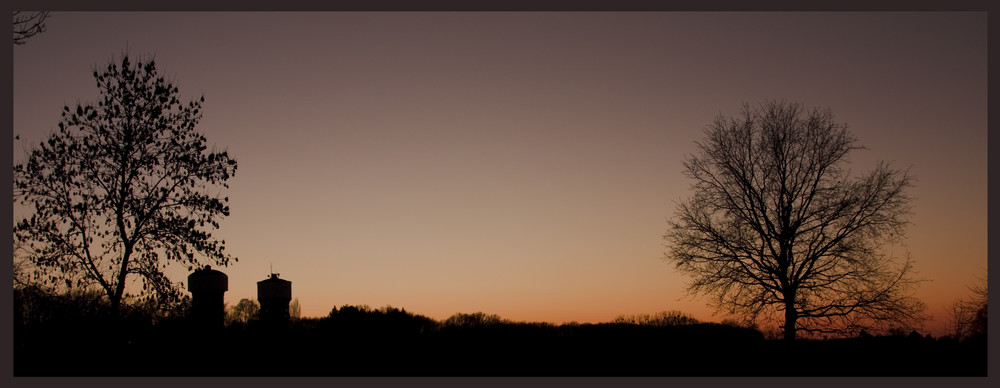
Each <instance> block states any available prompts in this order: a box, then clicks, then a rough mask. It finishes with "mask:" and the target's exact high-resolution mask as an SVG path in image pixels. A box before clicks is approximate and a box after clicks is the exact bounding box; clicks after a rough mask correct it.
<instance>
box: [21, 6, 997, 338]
mask: <svg viewBox="0 0 1000 388" xmlns="http://www.w3.org/2000/svg"><path fill="white" fill-rule="evenodd" d="M47 25H48V28H47V31H45V32H44V33H42V34H40V35H37V36H35V37H33V38H32V39H31V40H29V41H28V43H27V44H26V45H24V46H16V47H14V48H13V70H14V73H13V86H14V89H13V96H14V98H13V101H14V106H13V111H14V116H13V119H14V120H13V131H14V134H16V135H18V136H19V137H20V139H21V140H15V141H14V145H13V161H14V162H19V161H22V160H24V155H25V150H26V149H27V148H28V147H30V146H34V145H36V144H37V143H38V142H40V141H42V140H43V139H44V138H45V136H46V134H47V133H50V132H51V131H53V130H55V129H56V125H57V123H58V122H59V118H60V115H59V114H60V110H61V109H62V107H63V106H64V105H70V106H73V105H74V104H76V102H77V101H81V102H92V101H96V100H97V98H98V90H97V88H96V87H95V82H94V80H93V77H92V75H91V73H92V72H93V69H94V68H95V67H98V66H103V65H106V64H107V62H108V60H109V59H112V58H117V56H118V55H119V54H120V53H121V52H122V51H123V50H126V49H127V50H128V51H129V53H130V54H131V56H133V57H135V56H149V55H155V59H156V63H157V66H158V68H159V70H160V71H161V73H163V74H166V75H168V76H169V77H171V79H173V80H174V81H175V83H176V84H177V85H178V86H179V88H180V95H181V97H182V100H190V99H196V98H198V97H199V96H201V95H204V97H205V103H204V105H203V106H204V118H203V119H202V121H201V123H200V125H199V126H198V128H199V130H200V131H201V132H202V133H204V134H205V135H206V136H207V138H208V140H209V143H211V144H215V145H217V146H218V147H219V148H228V150H229V152H230V154H231V155H233V156H235V158H236V159H237V160H238V162H239V169H238V171H237V174H236V177H235V178H234V179H233V180H232V181H231V182H230V183H231V184H230V190H229V191H228V192H227V193H226V194H227V195H228V196H229V197H230V199H231V203H230V207H231V209H232V215H231V216H230V217H227V218H225V219H224V221H223V222H222V227H221V229H220V230H218V231H217V232H216V233H215V235H216V236H218V237H219V238H220V239H224V240H225V241H226V247H227V251H229V252H230V253H231V254H232V255H234V256H236V257H238V258H239V262H238V263H236V264H235V265H233V266H230V267H229V268H225V269H222V270H223V271H224V272H226V273H227V274H228V276H229V292H227V293H226V301H227V302H228V303H229V304H235V303H236V302H237V301H238V300H239V299H240V298H255V297H256V282H257V281H259V280H263V279H265V278H266V277H267V275H268V273H269V272H270V268H271V266H272V265H273V268H274V272H277V273H280V274H281V278H284V279H287V280H290V281H292V292H293V297H294V298H298V299H299V301H300V303H301V305H302V313H303V315H304V316H324V315H326V314H327V313H329V311H330V309H331V308H332V307H334V306H340V305H344V304H367V305H370V306H373V307H378V306H383V305H392V306H395V307H402V308H405V309H406V310H408V311H412V312H415V313H419V314H423V315H426V316H429V317H432V318H435V319H445V318H447V317H448V316H450V315H452V314H454V313H456V312H465V313H471V312H476V311H483V312H486V313H491V314H498V315H500V316H502V317H505V318H508V319H512V320H517V321H548V322H553V323H562V322H569V321H577V322H602V321H608V320H611V319H614V318H615V317H616V316H618V315H620V314H636V313H654V312H657V311H663V310H680V311H683V312H686V313H689V314H691V315H693V316H694V317H696V318H698V319H701V320H706V321H720V320H722V319H724V318H725V316H722V315H712V309H711V308H709V307H706V303H707V298H706V299H698V298H694V299H692V298H688V297H686V294H685V291H684V290H685V286H686V283H687V282H688V280H689V279H688V278H686V277H684V276H682V275H681V274H679V273H678V272H676V271H675V270H674V269H673V265H672V264H670V263H669V262H667V261H666V260H664V252H666V251H667V248H666V247H665V246H664V244H665V242H664V241H663V240H662V235H663V234H664V233H665V232H666V231H667V222H666V220H667V219H668V218H670V217H672V216H673V214H674V210H675V204H676V202H678V201H680V200H682V199H684V198H687V197H688V196H690V195H691V191H690V188H689V186H690V182H689V181H688V180H687V179H686V178H685V177H684V175H683V174H682V168H683V166H682V160H683V158H684V157H685V155H688V154H691V153H693V152H694V151H695V144H694V142H695V141H697V140H700V139H701V138H702V136H703V132H702V130H703V129H704V128H705V126H706V125H708V124H709V123H711V122H712V120H713V119H714V118H715V117H716V116H717V115H719V114H720V113H721V114H724V115H735V114H737V113H739V110H740V108H741V105H742V104H743V102H749V103H753V104H756V103H759V102H762V101H764V100H765V99H787V100H789V101H791V102H800V103H802V104H804V105H806V106H809V107H813V106H819V107H824V108H826V107H828V108H830V109H831V110H832V112H833V114H834V115H835V117H836V120H837V121H839V122H846V123H847V124H848V125H849V127H850V129H851V130H852V131H853V133H854V134H855V135H856V136H857V137H858V138H859V140H860V144H862V145H864V146H866V147H867V148H868V150H865V151H860V152H857V153H855V154H854V155H853V156H852V158H851V159H852V162H853V163H852V165H851V168H852V170H853V171H856V172H859V173H860V172H863V171H867V170H869V169H870V168H871V167H873V166H874V163H875V162H877V161H878V160H886V161H890V162H892V164H893V166H895V167H898V168H908V167H909V168H910V169H911V170H910V171H911V172H912V173H913V174H914V175H915V176H916V177H917V179H918V181H917V184H916V186H915V187H914V188H913V189H912V191H911V192H910V194H911V195H912V196H913V197H914V198H915V200H914V202H913V206H914V215H913V217H912V219H911V221H912V224H911V225H910V226H909V228H908V233H907V241H906V247H905V249H906V250H908V251H909V252H911V253H912V256H913V258H914V259H915V261H916V270H917V271H919V274H918V276H919V277H921V278H924V279H927V280H928V281H927V282H925V283H923V284H922V285H921V287H920V288H919V289H918V291H917V294H916V295H917V296H918V297H919V298H921V299H922V300H923V301H924V302H925V303H926V304H927V306H928V310H927V312H928V313H929V314H931V315H933V316H934V318H935V320H933V321H930V322H928V323H927V325H926V330H929V331H931V332H934V333H936V334H937V333H940V331H939V328H940V327H941V325H942V324H943V323H944V322H945V321H946V320H947V313H946V309H947V307H948V306H949V305H950V304H951V303H953V302H954V301H955V300H957V299H958V298H961V297H965V296H967V295H968V294H969V291H968V288H967V286H969V285H973V284H975V283H976V282H977V277H980V278H981V277H984V276H985V275H986V272H987V235H986V232H987V216H986V209H987V185H986V183H987V144H986V140H987V84H986V80H987V66H986V65H987V43H986V42H987V40H986V37H987V34H986V30H987V28H986V27H987V23H986V14H985V13H657V12H653V13H563V12H546V13H523V12H514V13H499V12H498V13H461V12H452V13H428V12H420V13H415V12H414V13H407V12H403V13H377V12H376V13H366V12H359V13H289V12H284V13H249V12H248V13H121V12H116V13H101V12H86V13H53V14H52V15H51V17H50V18H49V20H48V23H47ZM17 214H19V211H18V209H17V208H15V215H17ZM896 251H902V249H896ZM186 276H187V273H186V271H177V272H175V274H174V280H175V281H182V280H186Z"/></svg>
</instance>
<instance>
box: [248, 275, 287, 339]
mask: <svg viewBox="0 0 1000 388" xmlns="http://www.w3.org/2000/svg"><path fill="white" fill-rule="evenodd" d="M257 301H259V302H260V322H261V324H263V325H265V326H268V327H286V326H288V321H289V316H288V303H289V302H291V301H292V282H290V281H288V280H284V279H278V274H276V273H271V276H270V277H269V278H267V279H264V280H261V281H259V282H257Z"/></svg>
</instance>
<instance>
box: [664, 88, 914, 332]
mask: <svg viewBox="0 0 1000 388" xmlns="http://www.w3.org/2000/svg"><path fill="white" fill-rule="evenodd" d="M705 135H706V139H705V140H704V141H702V142H699V143H697V146H698V153H697V154H695V155H692V156H689V157H687V159H686V161H685V162H684V167H685V173H686V175H687V176H688V177H689V178H690V179H691V180H693V181H694V184H693V186H692V190H693V191H694V195H693V196H692V197H691V198H689V199H688V200H686V201H683V202H681V203H679V204H678V207H677V212H676V215H675V218H674V219H673V220H671V221H670V230H669V232H668V233H667V234H666V235H665V236H664V238H665V240H666V241H667V242H668V246H669V249H670V250H669V252H668V254H667V258H668V259H669V260H670V261H672V262H673V263H674V264H675V265H676V267H677V269H678V270H680V271H681V272H683V273H686V274H688V275H690V276H691V277H692V278H693V281H692V282H691V284H690V286H689V292H691V293H692V294H704V295H711V296H712V297H713V298H712V302H713V303H714V304H715V305H716V307H717V308H718V309H720V310H723V309H724V310H727V311H728V312H729V313H730V314H734V315H738V316H743V317H745V318H747V321H748V322H752V323H755V322H756V321H757V320H758V319H760V318H774V319H776V320H780V318H779V317H780V316H781V315H783V318H784V324H783V325H782V331H783V336H784V338H785V339H787V340H793V339H795V337H796V333H797V332H799V331H802V332H810V333H850V332H855V331H858V330H860V329H862V328H873V327H879V326H881V327H885V326H887V325H889V324H897V325H899V324H911V323H913V322H914V321H917V320H919V319H920V318H921V317H922V313H921V311H922V309H923V304H922V303H921V302H920V301H918V300H916V299H915V298H913V297H912V296H911V295H910V291H911V290H912V288H913V287H914V286H915V284H916V283H917V281H915V280H914V279H913V278H912V277H911V275H912V273H911V272H912V269H913V266H912V263H911V261H910V259H909V257H907V258H906V260H905V261H904V262H902V263H896V262H895V261H894V260H893V259H892V258H891V257H890V256H889V255H888V254H887V253H885V252H884V251H883V250H882V248H883V246H884V245H887V244H892V243H896V242H899V241H900V239H901V238H902V236H903V232H904V227H905V225H906V224H907V218H908V215H909V213H910V198H909V197H907V195H906V189H907V188H909V187H910V186H911V185H912V180H913V178H912V176H911V175H910V174H909V173H908V171H903V170H895V169H892V168H891V167H890V166H889V165H888V164H885V163H879V164H878V165H877V166H876V167H875V168H874V169H873V170H871V171H870V172H868V173H866V174H863V175H860V176H852V175H851V174H850V170H849V169H848V168H846V166H845V165H846V164H847V163H848V155H849V154H850V153H851V152H852V151H856V150H859V149H863V147H861V146H859V145H857V140H856V138H855V137H854V136H852V135H851V134H850V133H849V132H848V131H847V126H846V125H844V124H839V123H836V122H835V121H834V118H833V115H832V114H831V113H830V111H829V110H820V109H813V110H808V111H807V110H805V109H804V108H802V106H801V105H799V104H793V103H787V102H785V101H770V102H765V103H763V104H760V105H758V106H750V105H744V109H743V112H742V115H740V116H738V117H733V118H728V117H724V116H719V117H718V118H717V119H716V120H715V122H714V123H712V124H711V125H710V126H708V128H707V129H706V131H705Z"/></svg>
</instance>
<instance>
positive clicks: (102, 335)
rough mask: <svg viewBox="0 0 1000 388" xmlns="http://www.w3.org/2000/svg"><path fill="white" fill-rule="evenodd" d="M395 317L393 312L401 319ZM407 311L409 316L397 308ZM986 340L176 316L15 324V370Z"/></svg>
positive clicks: (970, 359)
mask: <svg viewBox="0 0 1000 388" xmlns="http://www.w3.org/2000/svg"><path fill="white" fill-rule="evenodd" d="M397 318H399V317H397ZM404 318H405V317H404ZM986 372H987V348H986V341H985V340H984V339H981V340H974V341H966V342H961V343H959V342H954V341H938V340H933V339H930V338H924V337H919V336H911V337H904V336H896V337H874V338H857V339H843V340H830V341H799V342H796V343H793V344H787V343H784V342H782V341H767V340H764V339H763V337H762V336H761V335H760V333H759V332H757V331H754V330H750V329H743V328H736V327H731V326H725V325H719V324H702V323H699V324H689V325H681V326H673V327H651V326H642V325H629V324H585V325H562V326H555V325H547V324H523V323H522V324H518V323H491V324H479V325H465V326H443V325H440V324H435V322H430V321H428V320H426V318H424V320H421V319H416V318H412V319H382V320H379V319H347V318H345V317H339V318H338V317H333V318H331V317H327V318H323V319H308V320H301V321H297V322H296V323H293V324H292V325H290V326H289V327H287V328H283V329H267V328H265V327H262V326H260V325H253V324H251V325H248V326H231V327H229V328H226V329H219V330H217V331H214V332H211V331H209V332H206V331H204V330H196V329H195V328H193V327H191V326H190V325H189V324H188V323H186V321H180V320H179V321H173V322H169V321H168V322H161V323H159V324H156V325H152V324H148V325H136V324H130V323H128V322H127V321H123V320H120V319H118V320H113V321H112V320H98V319H95V320H83V321H82V322H73V323H67V322H63V323H48V324H44V325H31V326H23V325H21V326H19V325H15V349H14V375H15V376H985V375H986Z"/></svg>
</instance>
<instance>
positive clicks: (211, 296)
mask: <svg viewBox="0 0 1000 388" xmlns="http://www.w3.org/2000/svg"><path fill="white" fill-rule="evenodd" d="M228 290H229V277H228V276H226V274H224V273H222V272H219V271H216V270H214V269H212V266H209V265H206V266H205V268H201V269H197V270H195V271H194V272H192V273H191V274H190V275H188V291H191V315H192V319H193V320H194V323H195V325H197V326H199V327H201V328H204V329H222V327H223V325H224V324H225V319H226V305H225V302H224V301H223V297H224V295H225V293H226V291H228Z"/></svg>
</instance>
